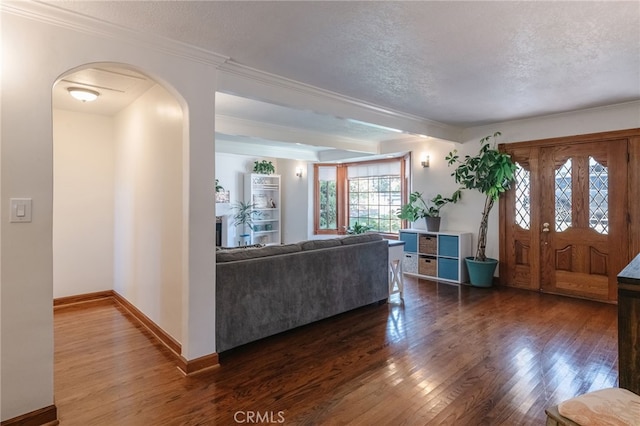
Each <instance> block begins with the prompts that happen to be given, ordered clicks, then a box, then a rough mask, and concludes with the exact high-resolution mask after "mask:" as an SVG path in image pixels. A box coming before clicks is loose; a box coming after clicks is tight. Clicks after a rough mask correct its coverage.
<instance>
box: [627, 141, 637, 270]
mask: <svg viewBox="0 0 640 426" xmlns="http://www.w3.org/2000/svg"><path fill="white" fill-rule="evenodd" d="M628 147H629V152H628V159H629V164H628V165H627V179H628V187H627V191H628V197H627V202H628V203H629V206H628V213H629V215H628V217H627V227H628V231H629V253H628V256H629V257H628V258H629V259H633V258H634V257H636V255H637V254H638V253H640V226H638V224H640V197H638V196H637V192H636V191H637V190H638V188H640V167H638V165H639V164H640V135H635V136H633V137H630V138H629V145H628Z"/></svg>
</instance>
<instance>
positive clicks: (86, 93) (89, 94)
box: [67, 87, 100, 102]
mask: <svg viewBox="0 0 640 426" xmlns="http://www.w3.org/2000/svg"><path fill="white" fill-rule="evenodd" d="M67 91H68V92H69V94H70V95H71V96H73V97H74V98H76V99H77V100H79V101H82V102H92V101H95V100H96V99H98V96H100V93H99V92H96V91H95V90H91V89H85V88H83V87H69V88H68V89H67Z"/></svg>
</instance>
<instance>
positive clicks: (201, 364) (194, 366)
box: [178, 352, 220, 376]
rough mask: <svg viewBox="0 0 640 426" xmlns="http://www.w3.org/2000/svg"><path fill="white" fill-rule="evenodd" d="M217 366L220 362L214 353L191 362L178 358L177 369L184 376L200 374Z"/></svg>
mask: <svg viewBox="0 0 640 426" xmlns="http://www.w3.org/2000/svg"><path fill="white" fill-rule="evenodd" d="M219 365H220V360H219V358H218V354H217V353H216V352H214V353H212V354H209V355H205V356H201V357H200V358H196V359H192V360H187V359H185V358H184V357H182V356H180V357H179V358H178V368H179V369H180V371H181V372H182V373H183V374H184V375H186V376H192V375H194V374H198V373H202V372H204V371H208V370H210V369H212V368H215V367H218V366H219Z"/></svg>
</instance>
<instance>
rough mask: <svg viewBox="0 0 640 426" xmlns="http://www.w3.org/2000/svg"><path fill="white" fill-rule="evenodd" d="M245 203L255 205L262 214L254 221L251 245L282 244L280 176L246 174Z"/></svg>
mask: <svg viewBox="0 0 640 426" xmlns="http://www.w3.org/2000/svg"><path fill="white" fill-rule="evenodd" d="M244 201H245V202H248V203H252V204H254V205H255V210H257V211H259V212H260V217H257V218H256V219H254V220H253V228H254V229H253V230H251V231H250V235H251V243H252V244H267V245H275V244H281V243H282V237H281V235H282V223H281V213H280V212H281V205H280V203H281V201H282V199H281V197H280V175H262V174H257V173H247V174H245V176H244Z"/></svg>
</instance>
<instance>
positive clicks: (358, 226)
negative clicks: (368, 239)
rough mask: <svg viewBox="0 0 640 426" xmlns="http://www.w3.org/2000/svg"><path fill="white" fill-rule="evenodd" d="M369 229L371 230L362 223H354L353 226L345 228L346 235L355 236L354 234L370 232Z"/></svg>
mask: <svg viewBox="0 0 640 426" xmlns="http://www.w3.org/2000/svg"><path fill="white" fill-rule="evenodd" d="M371 229H373V228H372V227H371V226H369V225H367V224H366V223H365V224H362V223H358V222H356V223H354V224H353V226H349V227H348V228H347V234H349V235H356V234H364V233H365V232H367V231H370V230H371Z"/></svg>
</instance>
